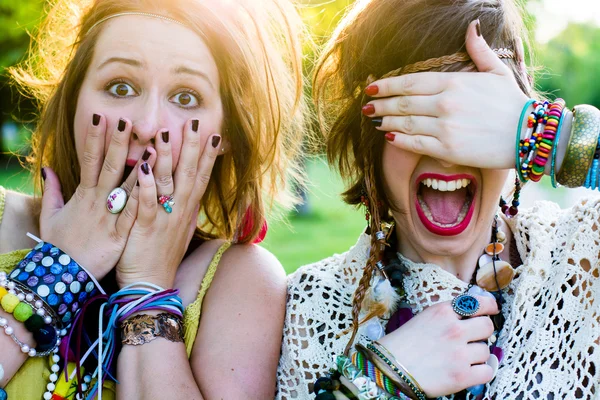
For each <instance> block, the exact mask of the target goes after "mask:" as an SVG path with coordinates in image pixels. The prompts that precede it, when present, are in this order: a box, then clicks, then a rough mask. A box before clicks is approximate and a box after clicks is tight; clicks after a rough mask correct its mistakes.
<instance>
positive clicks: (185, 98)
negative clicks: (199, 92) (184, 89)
mask: <svg viewBox="0 0 600 400" xmlns="http://www.w3.org/2000/svg"><path fill="white" fill-rule="evenodd" d="M191 102H192V96H190V94H189V93H182V94H181V96H179V103H181V105H182V106H187V105H188V104H190V103H191Z"/></svg>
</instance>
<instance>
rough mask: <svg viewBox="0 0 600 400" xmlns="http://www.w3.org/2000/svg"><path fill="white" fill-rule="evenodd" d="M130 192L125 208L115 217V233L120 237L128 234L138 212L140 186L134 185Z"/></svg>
mask: <svg viewBox="0 0 600 400" xmlns="http://www.w3.org/2000/svg"><path fill="white" fill-rule="evenodd" d="M136 175H137V173H136ZM130 193H131V194H130V195H129V198H128V199H127V204H125V208H124V209H123V211H121V213H120V214H119V218H118V219H117V224H116V230H117V235H118V236H119V237H121V238H124V237H128V236H129V232H131V228H132V227H133V224H134V223H135V219H136V217H137V213H138V206H139V196H140V188H139V187H137V186H135V187H133V189H132V190H131V192H130Z"/></svg>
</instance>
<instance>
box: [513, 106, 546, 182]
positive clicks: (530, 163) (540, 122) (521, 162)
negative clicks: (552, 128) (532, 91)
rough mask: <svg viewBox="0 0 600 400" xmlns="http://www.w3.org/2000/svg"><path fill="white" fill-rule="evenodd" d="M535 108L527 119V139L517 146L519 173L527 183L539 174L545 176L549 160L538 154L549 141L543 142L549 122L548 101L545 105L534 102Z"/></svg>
mask: <svg viewBox="0 0 600 400" xmlns="http://www.w3.org/2000/svg"><path fill="white" fill-rule="evenodd" d="M528 104H530V103H528ZM533 106H534V111H533V112H532V113H531V114H530V115H529V117H528V119H527V131H526V132H525V139H522V140H520V141H518V146H517V147H518V149H517V160H518V161H517V164H518V170H517V171H518V175H519V179H520V180H521V181H527V180H529V179H532V178H533V179H536V177H537V176H538V174H543V172H544V168H543V165H545V160H547V157H546V158H544V157H543V156H541V155H540V156H538V153H540V152H539V149H540V148H542V149H544V146H546V147H547V146H548V140H547V139H546V143H544V142H543V140H544V137H543V131H544V129H545V126H546V123H547V121H548V106H549V103H548V102H547V101H546V102H544V103H538V102H537V101H534V102H533ZM521 123H522V122H521ZM543 152H544V150H542V154H543ZM540 176H541V175H540Z"/></svg>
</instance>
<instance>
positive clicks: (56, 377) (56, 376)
mask: <svg viewBox="0 0 600 400" xmlns="http://www.w3.org/2000/svg"><path fill="white" fill-rule="evenodd" d="M57 380H58V375H56V374H54V373H53V374H50V381H51V382H56V381H57Z"/></svg>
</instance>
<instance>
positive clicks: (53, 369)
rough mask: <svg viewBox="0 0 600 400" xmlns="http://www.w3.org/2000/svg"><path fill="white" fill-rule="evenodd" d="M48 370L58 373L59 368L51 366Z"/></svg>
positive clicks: (55, 365) (54, 365)
mask: <svg viewBox="0 0 600 400" xmlns="http://www.w3.org/2000/svg"><path fill="white" fill-rule="evenodd" d="M50 370H51V371H52V372H54V373H56V372H58V371H60V367H59V366H58V365H57V364H52V366H51V367H50Z"/></svg>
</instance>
